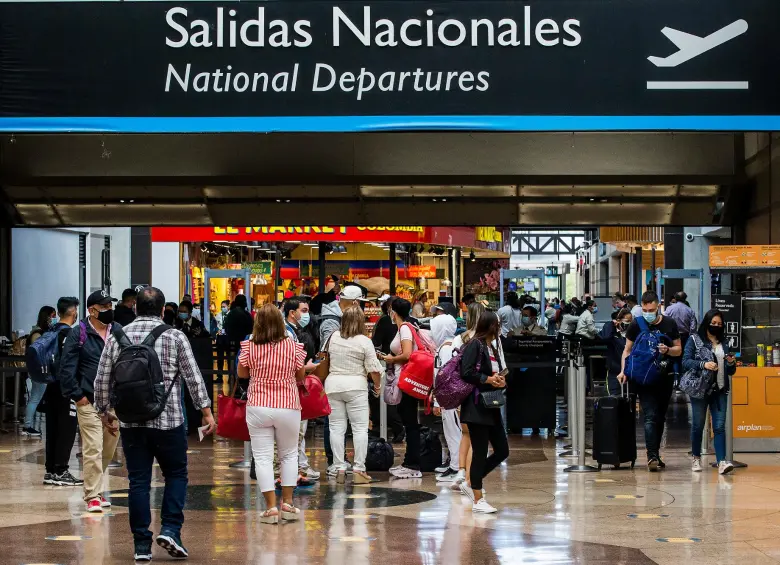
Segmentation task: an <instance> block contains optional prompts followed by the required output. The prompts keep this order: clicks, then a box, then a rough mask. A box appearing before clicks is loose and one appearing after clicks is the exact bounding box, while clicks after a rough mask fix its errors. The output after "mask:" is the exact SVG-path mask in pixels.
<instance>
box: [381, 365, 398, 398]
mask: <svg viewBox="0 0 780 565" xmlns="http://www.w3.org/2000/svg"><path fill="white" fill-rule="evenodd" d="M398 373H400V371H398V372H396V370H395V367H394V366H393V365H388V366H387V371H386V372H385V375H386V376H385V390H384V393H383V394H384V399H385V404H387V405H388V406H398V405H399V404H401V395H402V394H403V392H402V391H401V389H400V388H398Z"/></svg>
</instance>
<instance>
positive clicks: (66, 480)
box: [52, 471, 84, 487]
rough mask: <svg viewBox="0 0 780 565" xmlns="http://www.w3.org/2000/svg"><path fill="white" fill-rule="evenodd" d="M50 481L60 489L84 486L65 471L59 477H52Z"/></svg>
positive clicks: (82, 482)
mask: <svg viewBox="0 0 780 565" xmlns="http://www.w3.org/2000/svg"><path fill="white" fill-rule="evenodd" d="M52 480H53V481H54V484H55V485H59V486H61V487H80V486H82V485H83V484H84V481H82V480H81V479H77V478H76V477H74V476H73V475H71V474H70V471H65V472H64V473H60V474H59V475H53V476H52Z"/></svg>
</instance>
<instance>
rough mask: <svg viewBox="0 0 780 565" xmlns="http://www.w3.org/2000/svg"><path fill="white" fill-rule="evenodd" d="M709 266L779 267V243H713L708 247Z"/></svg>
mask: <svg viewBox="0 0 780 565" xmlns="http://www.w3.org/2000/svg"><path fill="white" fill-rule="evenodd" d="M710 267H711V268H719V269H744V268H750V267H756V268H770V267H780V245H713V246H711V247H710Z"/></svg>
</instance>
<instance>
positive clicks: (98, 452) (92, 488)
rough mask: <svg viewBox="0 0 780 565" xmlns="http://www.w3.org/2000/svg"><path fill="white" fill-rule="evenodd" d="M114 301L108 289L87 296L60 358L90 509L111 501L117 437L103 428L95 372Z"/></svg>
mask: <svg viewBox="0 0 780 565" xmlns="http://www.w3.org/2000/svg"><path fill="white" fill-rule="evenodd" d="M114 302H116V299H115V298H111V297H110V296H109V295H108V293H107V292H106V291H105V290H96V291H95V292H93V293H92V294H90V295H89V298H87V313H88V315H89V316H88V318H87V319H86V321H82V322H81V323H80V324H79V325H78V326H76V327H75V328H74V329H73V330H72V331H71V332H70V335H68V338H67V339H66V340H65V345H64V346H63V349H62V361H61V362H60V382H61V385H62V394H63V395H64V396H65V397H67V398H69V399H70V400H72V401H73V402H75V403H76V413H77V416H78V422H79V430H80V431H81V452H82V455H83V465H84V502H86V504H87V512H102V511H103V508H108V507H109V506H111V503H110V502H108V501H107V500H106V499H105V498H103V478H104V475H105V472H106V470H107V469H108V464H109V463H110V462H111V460H112V459H113V458H114V453H115V452H116V444H117V441H118V439H119V438H118V437H117V436H116V435H115V434H111V433H109V432H108V431H106V430H104V429H103V425H102V423H101V422H100V416H99V415H98V413H97V411H96V410H95V406H94V402H95V399H94V392H93V391H94V387H95V375H96V374H97V369H98V364H99V363H100V356H101V354H102V353H103V348H104V347H105V344H106V339H107V338H108V336H109V335H111V330H112V329H113V326H115V325H116V324H115V323H114V322H113V319H114V317H113V316H114V304H113V303H114Z"/></svg>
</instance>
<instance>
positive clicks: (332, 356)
mask: <svg viewBox="0 0 780 565" xmlns="http://www.w3.org/2000/svg"><path fill="white" fill-rule="evenodd" d="M365 329H366V316H365V314H363V310H361V309H360V308H359V307H357V306H352V307H351V308H348V309H347V310H346V311H345V312H344V315H343V317H342V318H341V330H339V331H337V332H334V333H333V336H332V337H331V338H330V343H329V344H328V347H327V349H328V357H329V360H330V370H329V372H328V376H327V378H326V379H325V392H326V393H327V395H328V400H329V401H330V408H331V413H330V445H331V448H332V449H333V465H334V467H335V468H336V469H337V471H338V474H337V481H338V482H339V483H344V482H345V478H346V471H347V467H346V463H345V462H344V436H345V434H346V433H347V421H349V422H351V423H352V440H353V442H354V445H355V460H354V464H353V481H354V482H355V483H357V484H366V483H370V482H371V477H370V476H369V475H368V474H367V473H366V454H367V452H368V420H369V410H368V388H367V378H366V377H367V376H368V377H370V378H371V381H373V394H375V395H378V394H379V388H380V382H381V381H380V376H379V375H380V372H381V371H382V365H381V364H380V363H379V360H378V359H377V358H376V351H375V350H374V344H373V342H372V341H371V339H370V338H368V337H367V336H366V335H365Z"/></svg>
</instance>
